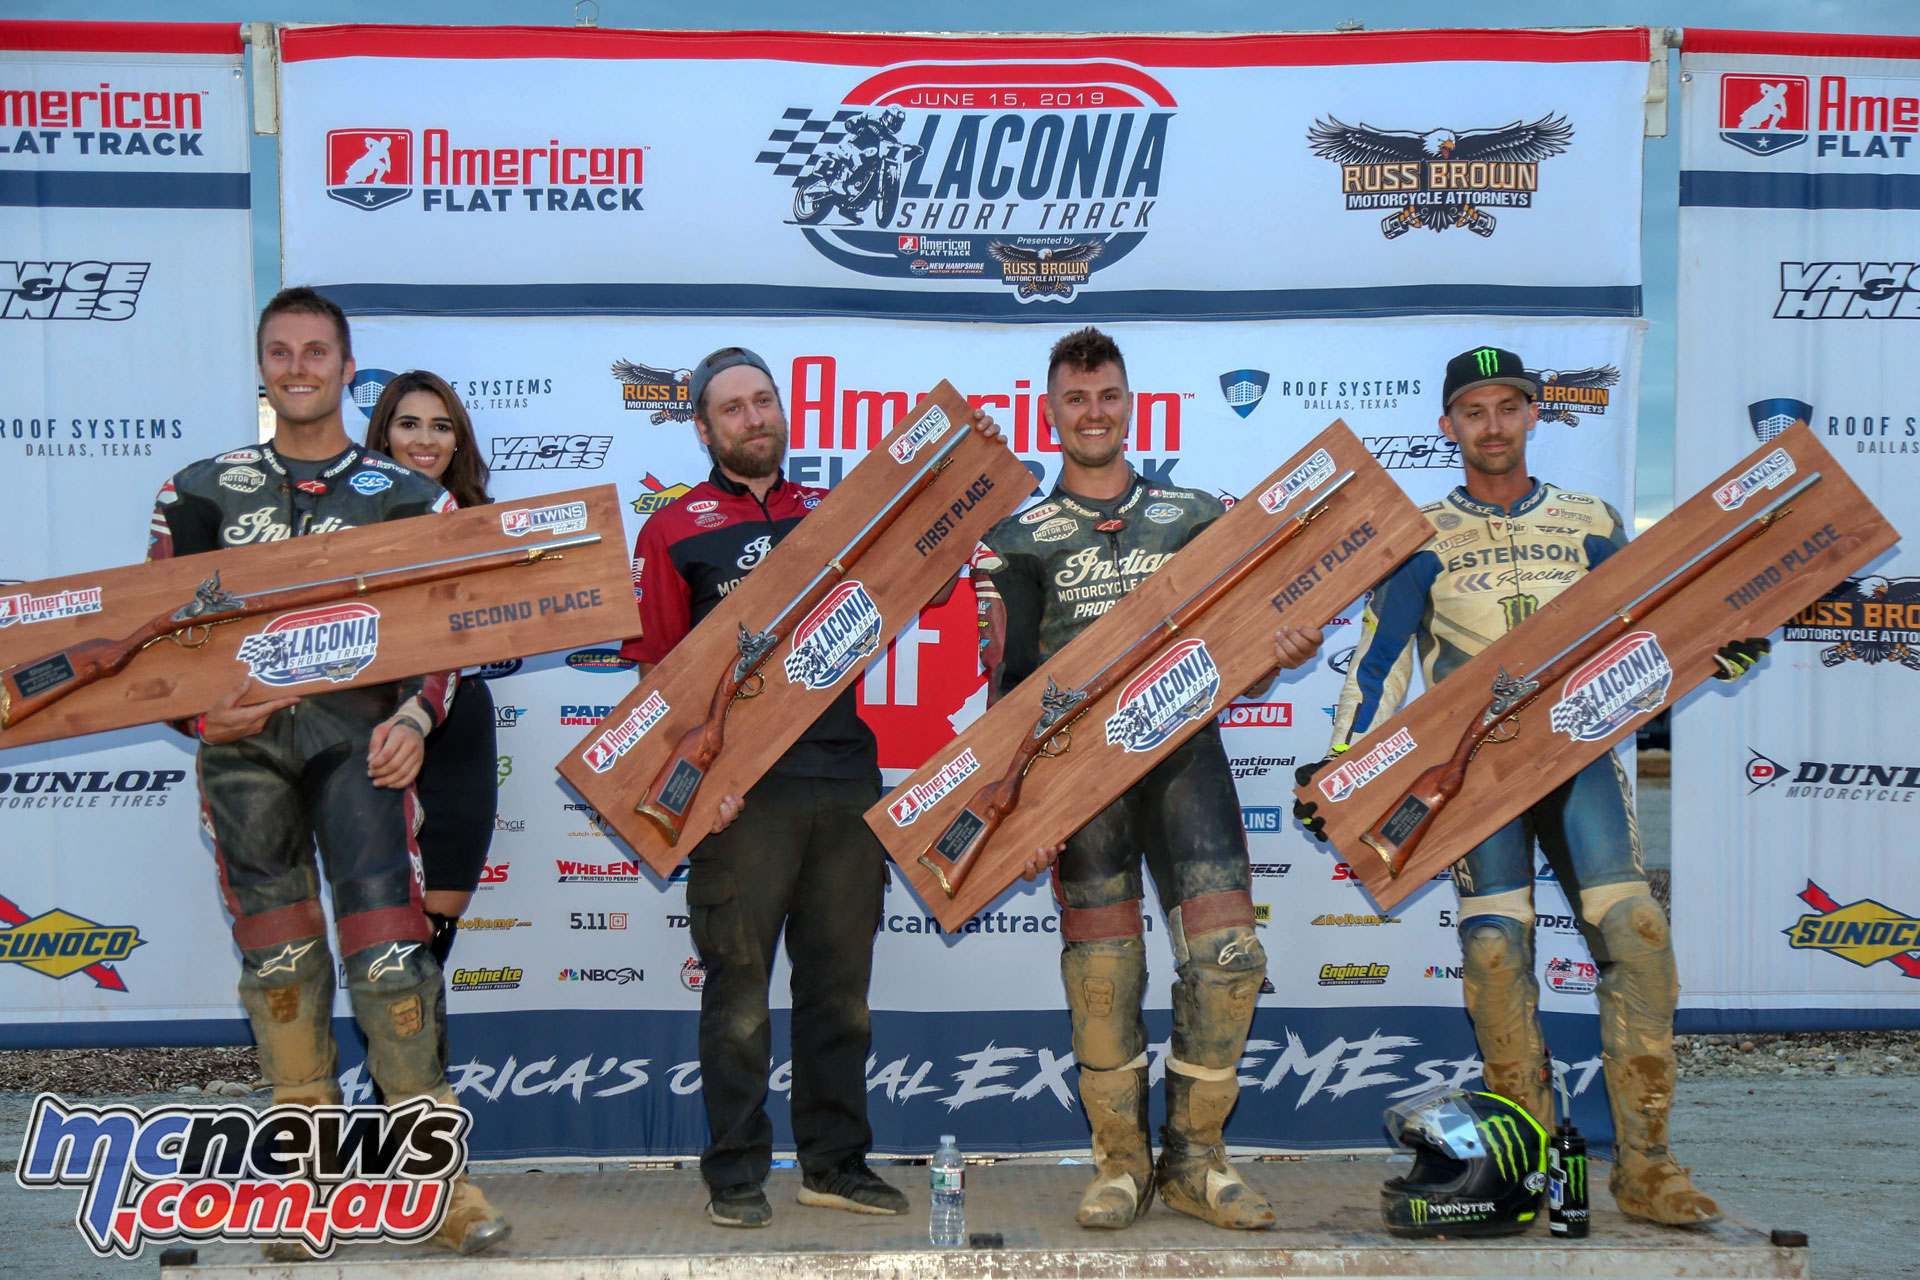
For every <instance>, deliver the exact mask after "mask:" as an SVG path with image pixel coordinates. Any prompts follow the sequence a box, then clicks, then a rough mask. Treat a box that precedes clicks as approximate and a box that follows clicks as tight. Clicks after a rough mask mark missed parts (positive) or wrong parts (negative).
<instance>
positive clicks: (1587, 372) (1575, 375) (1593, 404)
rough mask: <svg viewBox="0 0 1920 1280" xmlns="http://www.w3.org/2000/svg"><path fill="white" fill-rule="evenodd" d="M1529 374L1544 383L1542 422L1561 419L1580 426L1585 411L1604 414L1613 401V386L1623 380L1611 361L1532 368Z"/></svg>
mask: <svg viewBox="0 0 1920 1280" xmlns="http://www.w3.org/2000/svg"><path fill="white" fill-rule="evenodd" d="M1527 376H1528V377H1529V378H1532V379H1533V380H1534V381H1535V382H1537V383H1539V384H1540V399H1539V400H1537V401H1536V402H1535V403H1536V404H1538V405H1539V406H1540V421H1542V422H1558V423H1562V424H1564V425H1566V426H1569V427H1577V426H1579V425H1580V417H1581V415H1583V414H1603V413H1605V412H1606V411H1607V407H1608V406H1609V405H1611V404H1612V403H1613V392H1612V390H1611V388H1612V387H1613V386H1614V385H1615V384H1616V383H1618V382H1619V381H1620V371H1619V370H1618V369H1616V368H1614V367H1613V366H1612V365H1610V364H1602V365H1595V366H1594V367H1593V368H1591V369H1529V370H1527Z"/></svg>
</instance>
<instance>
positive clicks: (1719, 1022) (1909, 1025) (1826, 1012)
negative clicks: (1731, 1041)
mask: <svg viewBox="0 0 1920 1280" xmlns="http://www.w3.org/2000/svg"><path fill="white" fill-rule="evenodd" d="M1673 1029H1674V1030H1675V1031H1678V1032H1679V1033H1680V1034H1681V1035H1688V1036H1731V1035H1743V1034H1749V1033H1755V1032H1766V1033H1769V1034H1785V1033H1787V1032H1790V1031H1916V1030H1920V1009H1915V1008H1912V1007H1911V1006H1909V1007H1906V1008H1894V1009H1682V1010H1680V1011H1679V1012H1678V1013H1676V1014H1675V1015H1674V1018H1673Z"/></svg>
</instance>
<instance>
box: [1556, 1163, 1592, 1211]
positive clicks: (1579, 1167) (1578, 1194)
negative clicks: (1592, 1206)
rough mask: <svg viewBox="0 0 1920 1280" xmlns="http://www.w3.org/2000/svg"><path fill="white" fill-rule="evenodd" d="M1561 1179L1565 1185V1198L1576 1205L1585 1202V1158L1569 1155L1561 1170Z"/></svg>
mask: <svg viewBox="0 0 1920 1280" xmlns="http://www.w3.org/2000/svg"><path fill="white" fill-rule="evenodd" d="M1561 1177H1562V1179H1564V1181H1565V1182H1566V1184H1567V1198H1568V1199H1569V1200H1572V1201H1574V1202H1575V1203H1578V1204H1585V1203H1586V1202H1587V1158H1586V1157H1585V1156H1577V1155H1569V1156H1567V1157H1566V1160H1565V1166H1564V1168H1563V1169H1562V1170H1561Z"/></svg>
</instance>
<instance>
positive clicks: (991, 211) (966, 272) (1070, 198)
mask: <svg viewBox="0 0 1920 1280" xmlns="http://www.w3.org/2000/svg"><path fill="white" fill-rule="evenodd" d="M1175 105H1176V104H1175V102H1174V99H1173V95H1172V94H1171V93H1169V92H1168V91H1167V88H1166V86H1165V85H1163V84H1161V83H1160V82H1159V81H1158V80H1157V79H1155V78H1154V77H1153V76H1152V75H1151V74H1149V73H1148V72H1147V71H1146V70H1144V69H1143V68H1141V67H1138V66H1136V65H1134V64H1132V63H1127V62H1119V61H1114V60H1093V61H1072V62H1067V61H1062V62H1050V63H1027V62H941V63H922V64H910V65H903V66H894V67H888V68H885V69H883V70H881V71H878V72H875V73H874V74H873V75H871V76H869V77H868V78H867V79H865V80H863V81H861V82H860V83H859V84H856V85H854V86H853V87H852V88H851V89H850V90H848V92H847V94H846V96H845V98H844V99H843V100H842V101H841V103H840V104H839V105H838V106H837V107H829V108H814V107H791V108H789V109H788V110H787V111H786V112H785V113H784V114H783V115H782V116H781V118H780V120H779V122H778V123H777V124H776V125H775V127H774V128H773V129H772V130H771V131H770V132H769V134H768V136H767V146H766V148H765V149H764V150H762V151H761V152H760V153H759V155H758V156H756V157H755V161H756V163H759V164H763V165H766V166H768V167H769V168H770V169H771V170H772V173H773V176H774V177H775V178H777V179H780V180H783V181H784V182H786V183H787V184H788V185H789V186H790V187H791V190H792V193H793V194H792V211H791V218H790V219H789V222H788V225H790V226H794V227H797V228H798V229H799V231H800V234H801V235H802V237H803V238H804V239H805V240H806V241H807V243H808V244H809V245H810V246H811V247H812V248H813V249H814V251H815V252H817V253H819V254H820V255H821V256H822V257H824V258H826V259H828V260H829V261H831V262H833V263H834V264H836V265H837V266H840V267H843V268H845V269H847V270H850V271H856V272H859V273H861V274H863V275H870V276H886V277H892V278H895V279H900V278H906V279H920V280H947V281H963V282H971V281H979V282H981V283H983V284H985V283H998V284H1000V285H1004V286H1005V287H1007V288H1009V289H1011V290H1012V291H1013V294H1014V297H1015V298H1016V299H1018V300H1019V301H1020V302H1022V303H1032V302H1041V301H1051V302H1062V303H1064V302H1070V301H1071V300H1072V299H1073V297H1074V296H1075V294H1076V292H1077V291H1078V290H1079V289H1080V288H1082V287H1083V286H1085V285H1086V284H1087V283H1088V282H1089V281H1090V280H1091V279H1092V276H1093V273H1094V272H1096V271H1098V270H1101V269H1103V268H1105V267H1107V266H1110V265H1112V264H1113V263H1115V262H1117V261H1119V260H1120V259H1121V258H1124V257H1125V256H1126V255H1127V254H1128V253H1130V252H1131V251H1132V250H1133V249H1134V248H1135V247H1136V246H1138V245H1139V243H1140V242H1141V241H1142V240H1143V239H1145V237H1146V235H1147V232H1148V231H1149V230H1150V229H1151V224H1152V217H1153V210H1154V205H1155V204H1156V203H1157V202H1158V198H1159V195H1160V176H1161V170H1162V166H1163V165H1164V164H1165V161H1166V155H1167V139H1168V129H1169V126H1170V124H1171V123H1172V121H1173V117H1174V107H1175ZM903 233H906V234H903Z"/></svg>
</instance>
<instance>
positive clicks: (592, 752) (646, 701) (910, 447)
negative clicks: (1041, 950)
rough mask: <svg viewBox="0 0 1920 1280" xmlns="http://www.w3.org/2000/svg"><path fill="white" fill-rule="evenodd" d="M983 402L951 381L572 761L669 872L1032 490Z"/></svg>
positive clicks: (580, 778)
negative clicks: (990, 431)
mask: <svg viewBox="0 0 1920 1280" xmlns="http://www.w3.org/2000/svg"><path fill="white" fill-rule="evenodd" d="M970 412H971V411H970V409H969V407H968V405H967V402H966V399H965V398H964V397H962V396H961V395H960V393H959V392H957V391H955V390H954V389H953V387H952V385H951V384H949V383H946V382H942V383H941V384H940V385H939V386H937V387H935V388H934V389H933V391H932V392H931V393H929V395H928V396H927V397H925V398H923V399H922V400H921V401H920V403H919V405H918V406H917V407H916V408H915V410H914V412H913V414H912V415H911V416H910V417H908V418H907V420H906V421H904V422H902V423H901V424H900V425H899V426H898V427H896V428H895V429H894V430H893V431H892V432H891V433H890V434H889V435H888V436H887V438H886V439H885V440H883V441H881V442H880V444H879V446H877V447H876V448H875V449H874V450H873V452H872V453H870V454H868V455H867V457H866V458H864V459H862V460H861V462H860V464H859V465H858V466H856V467H855V468H854V469H853V470H852V471H850V472H849V473H848V474H847V476H846V478H845V479H843V480H841V482H840V483H839V484H838V485H835V486H834V489H833V492H832V493H830V494H828V495H827V497H826V498H825V499H823V500H822V501H821V503H820V506H819V507H818V508H817V509H816V510H815V511H814V512H813V514H811V515H809V516H808V517H807V518H806V519H805V520H802V521H801V522H800V523H799V524H798V525H796V526H794V528H793V530H792V532H790V533H788V534H787V536H786V538H785V540H783V541H782V542H781V543H780V545H779V546H777V547H775V548H774V549H773V551H772V552H771V553H770V554H769V555H768V556H767V557H766V559H764V560H762V561H761V562H760V563H759V564H758V565H757V566H755V568H754V570H753V572H751V573H749V574H748V575H747V576H746V578H745V579H744V580H743V581H742V582H741V583H740V585H739V586H738V587H736V588H735V589H734V590H733V591H732V592H731V593H730V594H729V595H728V596H727V598H726V599H725V600H723V601H721V603H720V604H719V606H718V607H717V608H715V609H714V611H713V612H712V613H710V614H708V615H707V616H706V617H705V618H703V619H702V620H701V622H700V625H699V626H697V627H695V628H694V629H693V631H692V632H691V633H690V634H689V635H688V636H687V637H686V639H684V640H682V641H681V642H680V643H679V644H677V645H675V646H674V648H673V652H671V653H670V654H668V655H667V656H666V658H665V659H663V660H662V661H661V662H660V663H659V665H657V666H655V667H654V668H653V669H652V670H651V671H649V672H648V673H647V675H646V677H645V678H644V679H642V680H641V681H640V687H639V688H637V689H635V690H634V691H633V692H632V693H631V694H629V695H628V696H627V698H626V700H625V701H623V702H622V703H621V704H620V705H619V706H617V707H615V708H614V709H613V711H612V713H611V714H609V715H608V716H607V717H606V719H604V720H602V721H601V722H600V727H599V728H598V729H596V730H595V731H593V732H592V733H589V734H588V735H587V736H586V737H585V738H584V739H582V740H581V741H580V743H579V745H577V746H576V747H574V749H573V750H571V751H569V752H568V753H567V756H566V758H565V759H564V760H562V761H561V762H560V765H559V769H560V775H561V776H562V777H563V778H565V779H566V780H567V781H568V782H570V783H572V784H573V786H574V789H575V790H577V791H579V793H580V795H581V796H582V797H583V798H584V799H585V800H586V801H587V802H588V803H589V804H591V805H592V806H593V807H594V808H595V809H597V810H598V811H599V812H600V816H601V818H602V819H603V820H605V821H606V822H607V823H608V824H609V825H610V826H612V827H613V829H614V830H615V831H617V832H618V833H619V834H620V837H621V838H622V839H624V840H625V841H626V842H627V843H628V844H629V845H631V846H632V847H633V851H634V852H635V853H637V854H639V855H640V857H641V858H642V859H643V860H644V861H645V862H646V864H647V865H648V866H649V867H652V868H653V869H654V871H655V872H657V873H659V874H660V875H663V876H664V875H666V874H667V873H668V872H669V871H671V870H672V869H673V868H674V867H675V866H676V865H677V864H678V863H679V862H680V860H681V859H682V858H684V857H686V856H687V852H688V850H690V849H692V848H693V846H694V845H696V844H698V843H699V842H700V841H701V840H702V839H704V838H705V837H706V835H707V833H708V832H710V831H711V830H713V820H714V817H715V815H716V814H717V812H718V810H719V805H720V798H721V797H722V796H724V795H727V794H728V793H729V792H731V793H733V794H735V795H745V794H746V793H747V790H748V788H750V787H751V786H752V785H753V784H754V783H755V782H757V781H759V779H760V777H761V775H762V774H764V773H765V772H766V771H767V769H768V767H769V766H771V765H772V764H773V762H774V761H775V760H778V759H779V758H780V756H781V755H782V754H783V753H784V752H785V751H786V749H787V748H788V747H790V746H792V745H793V743H794V741H795V740H796V739H797V738H799V736H800V735H801V734H802V733H804V732H805V731H806V729H807V726H809V725H811V724H812V723H813V722H814V721H815V720H817V719H818V718H819V717H820V714H821V713H822V712H823V711H825V710H826V709H827V706H828V704H830V703H831V702H832V701H833V700H834V699H835V698H837V697H839V696H840V694H841V693H842V692H844V691H845V690H846V688H847V685H848V683H849V682H850V681H851V680H854V679H857V678H858V676H859V673H860V671H861V670H862V669H864V668H865V666H866V663H867V659H868V658H869V657H871V656H872V655H873V654H874V653H876V652H878V651H879V649H880V647H881V646H882V645H884V644H886V643H888V642H889V641H890V640H892V638H893V637H894V636H895V635H897V634H899V632H900V630H901V629H902V628H904V627H905V626H906V625H907V623H909V622H911V621H912V620H913V618H914V616H915V615H916V614H917V613H918V612H919V610H920V608H921V607H922V606H923V605H925V604H926V602H927V601H928V600H930V599H932V598H933V595H934V593H935V592H936V591H938V590H939V589H940V588H941V587H942V586H943V585H945V583H946V582H947V580H948V579H950V578H951V577H953V575H954V574H956V573H958V572H959V570H960V566H961V565H962V564H964V563H966V560H967V557H968V556H969V555H971V554H972V553H973V549H974V545H975V544H976V543H977V542H978V541H979V540H980V538H981V536H982V535H983V534H985V533H986V531H987V530H988V529H990V528H992V527H993V526H994V524H995V523H996V522H997V521H999V520H1000V519H1002V518H1003V517H1005V516H1007V515H1009V514H1011V513H1012V512H1013V510H1014V508H1016V507H1018V506H1019V505H1020V501H1021V499H1022V498H1023V497H1024V496H1025V495H1026V494H1028V493H1029V492H1031V491H1032V489H1033V476H1032V474H1031V473H1030V472H1028V470H1027V469H1026V467H1025V465H1024V464H1022V463H1021V461H1020V460H1019V459H1018V458H1016V457H1014V456H1013V454H1012V453H1011V452H1010V451H1009V450H1008V449H1007V446H1006V445H1005V444H1004V443H1002V442H1000V441H993V440H988V439H987V438H985V437H984V436H982V435H981V434H980V433H979V432H977V431H974V430H973V429H972V428H970V427H968V426H967V425H966V423H967V421H968V417H969V415H970ZM856 557H857V558H856ZM823 566H824V567H823ZM643 806H644V807H645V809H646V810H647V812H642V807H643Z"/></svg>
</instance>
